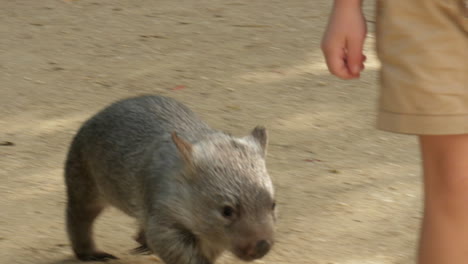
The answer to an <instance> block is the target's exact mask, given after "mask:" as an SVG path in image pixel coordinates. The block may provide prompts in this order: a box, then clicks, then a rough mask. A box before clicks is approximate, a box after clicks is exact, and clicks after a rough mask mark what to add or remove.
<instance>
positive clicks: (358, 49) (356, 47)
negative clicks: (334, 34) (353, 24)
mask: <svg viewBox="0 0 468 264" xmlns="http://www.w3.org/2000/svg"><path fill="white" fill-rule="evenodd" d="M363 46H364V40H361V39H359V38H356V39H351V40H348V43H347V54H346V55H347V59H348V60H347V62H348V65H347V66H348V70H349V71H350V73H351V74H353V75H357V74H359V73H360V72H361V64H362V63H363V62H364V60H365V56H364V55H363V54H362V49H363Z"/></svg>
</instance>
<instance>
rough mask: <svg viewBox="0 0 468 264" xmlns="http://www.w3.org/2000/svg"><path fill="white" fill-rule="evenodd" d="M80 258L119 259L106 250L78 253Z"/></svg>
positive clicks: (83, 259) (82, 259) (97, 259)
mask: <svg viewBox="0 0 468 264" xmlns="http://www.w3.org/2000/svg"><path fill="white" fill-rule="evenodd" d="M77 257H78V259H79V260H81V261H108V260H111V259H118V258H117V257H116V256H114V255H111V254H108V253H106V252H95V253H91V254H78V256H77Z"/></svg>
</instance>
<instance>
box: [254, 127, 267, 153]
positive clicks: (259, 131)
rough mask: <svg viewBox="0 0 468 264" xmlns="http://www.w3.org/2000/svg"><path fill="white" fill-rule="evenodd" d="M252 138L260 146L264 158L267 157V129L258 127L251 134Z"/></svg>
mask: <svg viewBox="0 0 468 264" xmlns="http://www.w3.org/2000/svg"><path fill="white" fill-rule="evenodd" d="M251 136H252V137H253V138H254V139H255V141H257V143H258V145H259V146H260V148H261V150H262V153H261V154H262V156H263V157H265V156H266V151H267V144H268V134H267V131H266V128H265V127H263V126H256V127H255V128H254V130H252V132H251Z"/></svg>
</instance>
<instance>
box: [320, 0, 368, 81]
mask: <svg viewBox="0 0 468 264" xmlns="http://www.w3.org/2000/svg"><path fill="white" fill-rule="evenodd" d="M361 5H362V0H335V1H334V5H333V9H332V12H331V14H330V20H329V23H328V26H327V29H326V31H325V34H324V36H323V39H322V51H323V54H324V56H325V60H326V62H327V66H328V69H329V71H330V72H331V73H332V74H334V75H336V76H337V77H340V78H342V79H355V78H359V75H360V72H361V71H362V70H363V69H364V61H365V58H366V57H365V56H364V54H363V45H364V40H365V37H366V33H367V27H366V21H365V18H364V15H363V13H362V10H361Z"/></svg>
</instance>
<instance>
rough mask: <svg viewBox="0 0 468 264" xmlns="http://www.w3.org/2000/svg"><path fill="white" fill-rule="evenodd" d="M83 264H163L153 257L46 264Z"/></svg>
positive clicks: (65, 261)
mask: <svg viewBox="0 0 468 264" xmlns="http://www.w3.org/2000/svg"><path fill="white" fill-rule="evenodd" d="M83 263H89V264H99V263H101V264H102V263H105V264H151V263H154V264H163V262H162V261H160V260H159V259H157V258H156V257H154V256H139V257H138V258H126V257H122V258H121V259H116V260H109V261H106V262H98V261H94V262H82V261H79V260H77V259H75V258H73V257H68V258H65V259H61V260H56V261H53V262H50V263H48V264H83Z"/></svg>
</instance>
